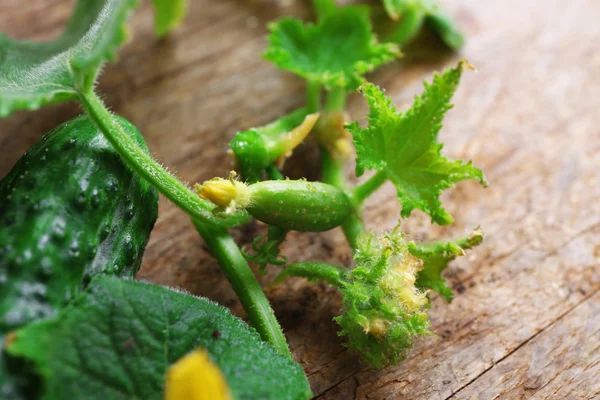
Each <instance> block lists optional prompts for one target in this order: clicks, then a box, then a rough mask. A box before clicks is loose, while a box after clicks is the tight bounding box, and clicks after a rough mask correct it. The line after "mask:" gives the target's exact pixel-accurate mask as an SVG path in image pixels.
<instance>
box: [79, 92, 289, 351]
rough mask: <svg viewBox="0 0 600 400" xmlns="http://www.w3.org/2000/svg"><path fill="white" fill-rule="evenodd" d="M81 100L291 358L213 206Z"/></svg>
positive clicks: (94, 102)
mask: <svg viewBox="0 0 600 400" xmlns="http://www.w3.org/2000/svg"><path fill="white" fill-rule="evenodd" d="M80 99H81V102H82V104H83V106H84V107H85V109H86V111H87V112H88V113H89V115H90V116H91V118H92V119H93V120H94V122H95V123H96V125H97V126H98V128H99V129H100V130H101V131H102V133H103V134H104V135H105V137H106V139H107V140H108V141H109V142H110V144H111V145H112V146H113V147H114V148H115V149H116V150H117V151H118V152H119V154H120V155H121V157H122V158H123V160H125V162H126V163H127V164H128V165H129V166H130V167H131V168H132V169H133V170H134V171H135V172H136V173H138V174H139V175H141V176H142V177H144V178H145V179H147V180H148V181H149V182H150V183H151V184H152V185H154V186H155V187H156V188H157V189H158V190H159V191H160V192H161V193H162V194H163V195H165V197H167V198H168V199H169V200H171V201H173V203H175V204H176V205H177V206H179V207H180V208H181V209H183V210H184V211H185V212H186V213H188V214H189V215H190V216H191V217H192V218H193V220H194V224H195V225H196V228H197V229H198V232H200V234H201V235H202V237H203V238H204V240H205V241H206V243H207V245H208V246H209V248H210V249H211V251H212V252H213V254H214V255H215V257H216V258H217V259H218V260H219V264H220V265H221V268H222V269H223V271H224V272H225V275H226V276H227V278H228V279H229V281H230V282H231V286H232V287H233V289H234V291H235V292H236V294H237V295H238V297H239V298H240V302H241V303H242V306H243V307H244V309H245V310H246V313H247V314H248V318H250V321H251V323H252V325H253V326H254V327H255V328H256V330H257V331H258V332H259V334H260V335H261V337H262V338H263V340H265V341H267V342H269V343H271V344H272V345H273V346H274V347H275V349H276V350H277V351H278V352H279V353H280V354H283V355H285V356H288V357H291V353H290V350H289V348H288V347H287V343H286V341H285V336H284V335H283V332H282V330H281V327H280V326H279V323H278V322H277V319H276V318H275V315H274V313H273V310H272V309H271V306H270V305H269V302H268V300H267V298H266V297H265V295H264V293H263V291H262V289H261V288H260V285H259V284H258V282H257V281H256V279H255V278H254V275H253V274H252V270H251V269H250V267H249V266H248V263H247V262H246V260H245V259H244V256H243V255H242V253H241V252H240V249H239V248H238V246H237V245H236V244H235V242H234V241H233V239H232V238H231V236H229V234H228V233H227V231H226V230H225V229H224V228H223V227H219V226H217V225H216V224H215V222H218V223H221V224H222V221H223V220H218V219H217V218H216V217H214V216H213V215H212V213H211V209H212V207H213V206H212V205H209V204H206V203H205V202H204V201H203V200H202V199H200V198H199V197H198V196H197V195H196V194H195V193H194V192H192V191H191V190H190V189H189V188H188V187H187V186H186V185H185V184H183V183H182V182H181V181H179V180H178V179H177V178H175V177H174V176H172V175H171V174H169V173H168V172H167V171H166V170H165V169H164V168H163V167H162V166H161V165H160V164H158V163H157V162H156V161H155V160H154V159H152V157H150V156H149V155H148V154H147V153H146V152H145V151H144V150H143V149H142V148H141V147H140V146H138V145H137V143H135V141H133V140H132V139H131V138H130V137H129V136H128V135H127V134H126V133H125V131H124V130H123V129H122V128H121V126H120V125H119V123H118V121H117V120H116V119H115V118H114V117H113V115H112V114H111V113H110V112H108V110H107V109H106V108H105V106H104V104H103V103H102V101H101V100H100V99H99V98H98V96H97V95H96V94H95V93H93V92H87V93H85V94H81V95H80ZM238 220H239V217H238ZM242 221H243V220H242ZM230 224H231V223H230Z"/></svg>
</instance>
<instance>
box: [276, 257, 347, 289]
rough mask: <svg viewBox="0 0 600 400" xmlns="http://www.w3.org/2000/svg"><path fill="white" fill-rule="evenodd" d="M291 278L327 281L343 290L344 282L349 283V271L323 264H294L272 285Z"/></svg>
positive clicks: (278, 276)
mask: <svg viewBox="0 0 600 400" xmlns="http://www.w3.org/2000/svg"><path fill="white" fill-rule="evenodd" d="M289 276H299V277H301V278H307V279H309V280H311V281H325V282H327V283H329V284H330V285H332V286H335V287H337V288H341V287H343V285H344V282H347V276H348V269H347V268H344V267H337V266H335V265H331V264H327V263H323V262H304V263H294V264H290V265H288V266H287V267H285V269H284V270H283V271H281V273H280V274H279V275H277V277H276V278H275V280H274V281H273V283H272V284H271V285H277V284H279V283H281V282H283V281H284V280H285V278H287V277H289Z"/></svg>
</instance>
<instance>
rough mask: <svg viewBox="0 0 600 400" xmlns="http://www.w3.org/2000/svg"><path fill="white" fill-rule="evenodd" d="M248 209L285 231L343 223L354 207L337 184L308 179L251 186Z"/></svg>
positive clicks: (314, 230)
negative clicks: (335, 185) (332, 184)
mask: <svg viewBox="0 0 600 400" xmlns="http://www.w3.org/2000/svg"><path fill="white" fill-rule="evenodd" d="M248 197H249V199H250V202H249V204H248V205H247V207H246V210H248V212H249V213H250V214H251V215H252V216H253V217H254V218H256V219H258V220H259V221H262V222H265V223H267V224H269V225H274V226H277V227H280V228H283V229H286V230H296V231H311V232H321V231H327V230H329V229H333V228H335V227H336V226H339V225H341V224H342V223H343V222H344V220H345V219H346V217H347V216H348V214H350V211H351V210H352V207H351V206H350V202H349V201H348V197H347V196H346V194H345V193H344V192H343V191H341V190H339V189H337V188H336V187H334V186H331V185H328V184H326V183H321V182H308V181H303V180H302V181H300V180H299V181H290V180H279V181H263V182H258V183H254V184H252V185H249V186H248Z"/></svg>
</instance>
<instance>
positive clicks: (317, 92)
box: [306, 80, 321, 114]
mask: <svg viewBox="0 0 600 400" xmlns="http://www.w3.org/2000/svg"><path fill="white" fill-rule="evenodd" d="M320 109H321V84H320V83H319V82H315V81H310V80H309V81H307V86H306V113H307V114H312V113H316V112H317V111H319V110H320Z"/></svg>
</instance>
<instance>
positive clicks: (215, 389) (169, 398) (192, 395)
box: [164, 349, 232, 400]
mask: <svg viewBox="0 0 600 400" xmlns="http://www.w3.org/2000/svg"><path fill="white" fill-rule="evenodd" d="M164 399H165V400H231V399H232V397H231V392H230V391H229V387H228V386H227V381H226V380H225V377H224V376H223V373H222V372H221V370H220V369H219V367H217V366H216V365H215V364H214V363H213V362H212V361H211V360H210V358H209V356H208V353H207V352H206V351H205V350H203V349H198V350H194V351H193V352H191V353H189V354H187V355H185V356H183V357H182V358H180V359H179V360H177V361H176V362H175V364H173V365H172V366H171V367H170V368H169V370H168V371H167V378H166V382H165V397H164Z"/></svg>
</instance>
